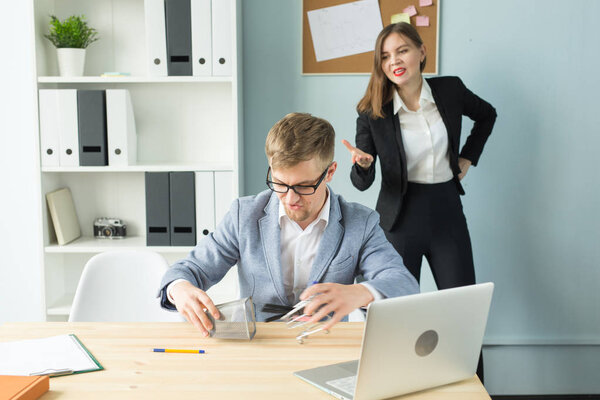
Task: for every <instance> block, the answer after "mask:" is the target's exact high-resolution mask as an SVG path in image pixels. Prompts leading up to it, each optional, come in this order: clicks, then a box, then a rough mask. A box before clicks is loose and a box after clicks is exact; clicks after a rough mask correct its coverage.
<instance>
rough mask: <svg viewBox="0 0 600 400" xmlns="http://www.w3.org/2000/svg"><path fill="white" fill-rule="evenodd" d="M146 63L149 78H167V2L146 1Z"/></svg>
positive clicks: (158, 0) (159, 0)
mask: <svg viewBox="0 0 600 400" xmlns="http://www.w3.org/2000/svg"><path fill="white" fill-rule="evenodd" d="M144 16H145V23H146V26H145V29H146V54H147V55H146V63H147V65H148V75H149V76H167V75H168V73H167V35H166V32H165V1H164V0H144Z"/></svg>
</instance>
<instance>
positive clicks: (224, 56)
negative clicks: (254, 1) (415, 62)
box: [212, 0, 233, 76]
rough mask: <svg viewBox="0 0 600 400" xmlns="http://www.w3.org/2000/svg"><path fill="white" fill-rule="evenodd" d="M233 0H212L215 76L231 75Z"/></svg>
mask: <svg viewBox="0 0 600 400" xmlns="http://www.w3.org/2000/svg"><path fill="white" fill-rule="evenodd" d="M231 19H232V16H231V0H212V59H213V60H212V63H213V71H212V73H213V75H214V76H231V71H232V66H233V65H232V64H233V60H232V57H231V30H232V26H231Z"/></svg>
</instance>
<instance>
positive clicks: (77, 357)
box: [0, 335, 104, 375]
mask: <svg viewBox="0 0 600 400" xmlns="http://www.w3.org/2000/svg"><path fill="white" fill-rule="evenodd" d="M101 369H104V368H103V367H102V366H101V365H100V364H99V363H98V362H97V361H96V360H95V359H94V357H93V356H92V355H91V354H90V353H89V352H88V351H87V349H86V348H85V346H83V344H81V342H80V341H79V340H78V339H77V337H76V336H75V335H59V336H51V337H47V338H42V339H30V340H20V341H16V342H4V343H0V375H52V374H55V373H57V372H58V373H60V372H61V371H72V372H69V373H78V372H90V371H97V370H101Z"/></svg>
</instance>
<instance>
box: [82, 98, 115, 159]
mask: <svg viewBox="0 0 600 400" xmlns="http://www.w3.org/2000/svg"><path fill="white" fill-rule="evenodd" d="M77 121H78V122H77V125H78V132H79V165H81V166H99V165H100V166H101V165H108V153H107V147H108V144H107V136H106V92H105V91H104V90H78V91H77Z"/></svg>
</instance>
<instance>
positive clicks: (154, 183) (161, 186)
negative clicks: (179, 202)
mask: <svg viewBox="0 0 600 400" xmlns="http://www.w3.org/2000/svg"><path fill="white" fill-rule="evenodd" d="M170 232H171V225H170V216H169V173H168V172H146V244H147V245H148V246H170V245H171V235H170Z"/></svg>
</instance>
